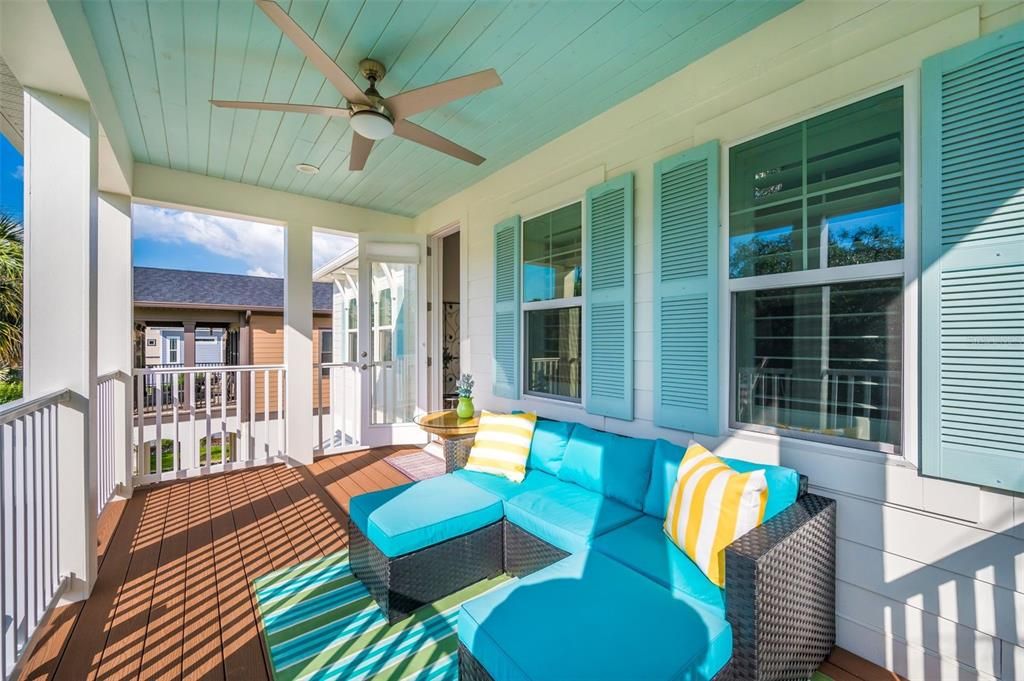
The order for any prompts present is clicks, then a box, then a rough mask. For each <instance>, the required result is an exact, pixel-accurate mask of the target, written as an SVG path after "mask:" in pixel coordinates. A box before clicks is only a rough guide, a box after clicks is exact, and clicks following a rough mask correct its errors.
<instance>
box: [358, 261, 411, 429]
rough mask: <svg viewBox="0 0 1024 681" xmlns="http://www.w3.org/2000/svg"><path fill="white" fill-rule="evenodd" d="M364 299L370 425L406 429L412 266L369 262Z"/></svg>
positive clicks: (407, 419)
mask: <svg viewBox="0 0 1024 681" xmlns="http://www.w3.org/2000/svg"><path fill="white" fill-rule="evenodd" d="M370 282H371V288H370V295H371V297H372V299H373V300H374V301H376V307H377V314H376V315H370V316H371V317H372V316H376V319H370V320H368V321H369V322H370V337H371V339H373V340H372V342H371V344H370V366H371V368H372V373H371V377H370V423H371V424H372V425H382V424H392V423H410V422H411V421H412V418H413V416H414V415H415V412H416V337H417V327H416V325H417V319H416V295H417V294H416V265H413V264H404V263H383V262H374V263H372V265H371V267H370Z"/></svg>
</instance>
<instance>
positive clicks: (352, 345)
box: [345, 298, 359, 364]
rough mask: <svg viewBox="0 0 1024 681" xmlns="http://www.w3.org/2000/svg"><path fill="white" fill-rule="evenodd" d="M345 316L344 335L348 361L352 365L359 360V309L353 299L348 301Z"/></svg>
mask: <svg viewBox="0 0 1024 681" xmlns="http://www.w3.org/2000/svg"><path fill="white" fill-rule="evenodd" d="M346 314H347V323H346V325H345V329H346V332H345V333H346V336H347V340H348V361H349V362H352V363H353V364H354V363H355V362H356V360H358V359H359V357H358V353H359V307H358V304H357V303H356V299H355V298H352V299H350V300H349V301H348V310H347V312H346Z"/></svg>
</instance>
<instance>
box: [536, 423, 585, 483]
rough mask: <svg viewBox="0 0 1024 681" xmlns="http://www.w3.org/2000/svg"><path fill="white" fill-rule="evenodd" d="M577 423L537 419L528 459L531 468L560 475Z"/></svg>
mask: <svg viewBox="0 0 1024 681" xmlns="http://www.w3.org/2000/svg"><path fill="white" fill-rule="evenodd" d="M575 425H576V424H575V423H572V422H571V421H551V420H549V419H537V426H536V427H535V428H534V429H533V442H531V443H530V457H529V458H528V459H527V460H526V465H527V467H529V468H536V469H537V470H539V471H544V472H545V473H548V474H550V475H558V471H559V469H561V468H562V458H563V457H564V456H565V447H566V445H568V444H569V437H570V436H571V435H572V431H573V428H574V427H575Z"/></svg>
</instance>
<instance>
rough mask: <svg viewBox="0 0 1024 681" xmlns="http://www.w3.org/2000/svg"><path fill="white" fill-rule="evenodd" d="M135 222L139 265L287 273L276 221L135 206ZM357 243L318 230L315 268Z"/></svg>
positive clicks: (268, 274) (262, 274) (260, 274)
mask: <svg viewBox="0 0 1024 681" xmlns="http://www.w3.org/2000/svg"><path fill="white" fill-rule="evenodd" d="M132 226H133V233H132V245H133V249H134V260H135V264H136V265H141V266H144V267H167V268H170V269H177V270H199V271H202V272H222V273H225V274H248V275H252V276H258V277H281V276H282V275H283V273H284V229H283V228H281V227H278V226H276V225H267V224H263V223H259V222H249V221H247V220H235V219H232V218H225V217H219V216H215V215H207V214H204V213H190V212H185V211H177V210H171V209H168V208H159V207H156V206H148V205H144V204H136V205H135V207H134V209H133V211H132ZM355 243H356V242H355V240H354V239H352V238H350V237H346V236H341V235H334V234H327V233H323V232H314V234H313V269H316V268H317V267H320V266H321V265H323V264H325V263H327V262H329V261H330V260H333V259H334V258H336V257H337V256H339V255H341V254H342V253H344V252H345V251H347V250H348V249H350V248H352V247H353V246H355Z"/></svg>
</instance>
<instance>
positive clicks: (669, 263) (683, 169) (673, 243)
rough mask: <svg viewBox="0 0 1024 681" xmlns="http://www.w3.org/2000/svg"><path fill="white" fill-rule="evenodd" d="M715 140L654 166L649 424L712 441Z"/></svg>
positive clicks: (715, 424) (715, 319) (715, 352)
mask: <svg viewBox="0 0 1024 681" xmlns="http://www.w3.org/2000/svg"><path fill="white" fill-rule="evenodd" d="M718 238H719V237H718V142H717V141H714V142H708V143H707V144H703V145H701V146H699V147H695V148H693V149H690V150H689V151H684V152H683V153H681V154H678V155H676V156H672V157H671V158H667V159H664V160H662V161H659V162H658V163H657V164H656V165H655V166H654V422H655V423H656V424H657V425H659V426H665V427H667V428H676V429H679V430H687V431H690V432H695V433H706V434H709V435H717V434H718V430H719V424H718V398H719V395H718V390H719V386H718V269H719V267H718Z"/></svg>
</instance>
